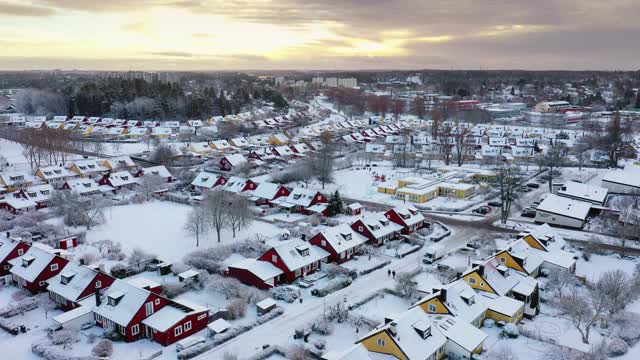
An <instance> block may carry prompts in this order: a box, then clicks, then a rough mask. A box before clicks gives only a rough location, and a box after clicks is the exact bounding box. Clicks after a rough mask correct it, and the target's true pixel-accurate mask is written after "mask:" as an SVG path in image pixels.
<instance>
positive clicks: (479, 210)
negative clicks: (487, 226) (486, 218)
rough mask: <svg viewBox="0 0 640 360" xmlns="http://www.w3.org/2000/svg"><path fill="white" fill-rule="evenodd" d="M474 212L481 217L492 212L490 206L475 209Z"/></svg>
mask: <svg viewBox="0 0 640 360" xmlns="http://www.w3.org/2000/svg"><path fill="white" fill-rule="evenodd" d="M473 212H474V213H476V214H480V215H487V214H488V213H490V212H491V208H490V207H488V206H480V207H479V208H475V209H473Z"/></svg>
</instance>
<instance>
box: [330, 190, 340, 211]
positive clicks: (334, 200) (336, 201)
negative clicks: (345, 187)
mask: <svg viewBox="0 0 640 360" xmlns="http://www.w3.org/2000/svg"><path fill="white" fill-rule="evenodd" d="M327 210H329V216H335V215H338V214H342V199H341V198H340V193H339V192H338V190H336V192H334V193H333V195H331V198H330V199H329V206H328V207H327Z"/></svg>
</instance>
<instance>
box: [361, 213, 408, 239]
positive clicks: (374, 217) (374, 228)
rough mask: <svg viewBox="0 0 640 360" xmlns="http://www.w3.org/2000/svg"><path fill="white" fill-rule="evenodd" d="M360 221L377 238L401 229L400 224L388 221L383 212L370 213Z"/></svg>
mask: <svg viewBox="0 0 640 360" xmlns="http://www.w3.org/2000/svg"><path fill="white" fill-rule="evenodd" d="M362 223H364V225H365V226H366V227H367V229H368V230H369V231H370V232H371V234H373V236H374V237H375V238H376V239H378V238H381V237H383V236H386V235H389V234H391V233H394V232H399V231H400V230H402V225H400V224H396V223H394V222H393V221H389V219H387V218H386V217H385V216H384V215H383V214H371V215H368V216H366V217H364V218H363V219H362Z"/></svg>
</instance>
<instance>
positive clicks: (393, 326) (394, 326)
mask: <svg viewBox="0 0 640 360" xmlns="http://www.w3.org/2000/svg"><path fill="white" fill-rule="evenodd" d="M389 331H391V334H393V336H396V335H397V334H398V323H397V322H395V321H392V322H391V323H390V324H389Z"/></svg>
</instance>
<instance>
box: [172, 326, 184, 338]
mask: <svg viewBox="0 0 640 360" xmlns="http://www.w3.org/2000/svg"><path fill="white" fill-rule="evenodd" d="M173 334H174V335H175V336H180V335H181V334H182V325H180V326H178V327H177V328H175V329H174V330H173Z"/></svg>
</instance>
